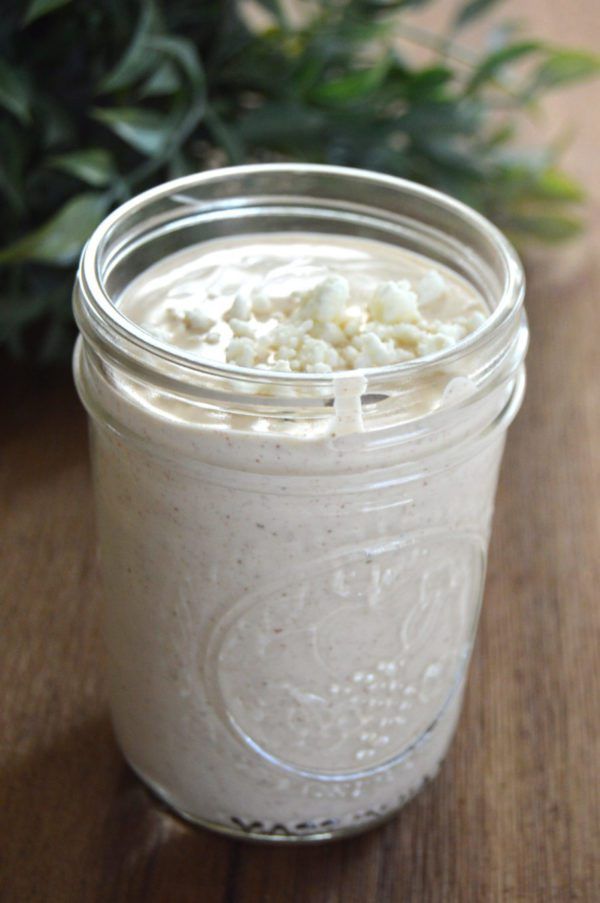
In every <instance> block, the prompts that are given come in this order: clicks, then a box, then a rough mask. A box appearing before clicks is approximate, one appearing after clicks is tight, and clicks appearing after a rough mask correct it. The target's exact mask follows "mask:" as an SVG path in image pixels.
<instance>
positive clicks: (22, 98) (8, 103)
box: [0, 58, 31, 124]
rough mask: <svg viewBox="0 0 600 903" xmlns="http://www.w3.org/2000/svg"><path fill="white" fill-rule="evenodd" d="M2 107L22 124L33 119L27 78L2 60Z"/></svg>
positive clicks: (0, 77)
mask: <svg viewBox="0 0 600 903" xmlns="http://www.w3.org/2000/svg"><path fill="white" fill-rule="evenodd" d="M0 106H3V107H4V109H5V110H8V111H9V112H10V113H13V115H14V116H16V117H17V119H19V120H20V121H21V122H22V123H24V124H26V123H28V122H29V121H30V119H31V112H30V109H29V89H28V86H27V81H26V78H25V77H24V76H23V75H21V74H20V73H19V72H17V71H16V69H13V68H12V67H11V66H9V65H8V63H7V62H6V60H3V59H1V58H0Z"/></svg>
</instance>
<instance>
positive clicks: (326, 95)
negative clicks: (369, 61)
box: [311, 57, 390, 104]
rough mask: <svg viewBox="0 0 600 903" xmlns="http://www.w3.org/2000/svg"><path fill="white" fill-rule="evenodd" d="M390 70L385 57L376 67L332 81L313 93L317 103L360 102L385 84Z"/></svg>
mask: <svg viewBox="0 0 600 903" xmlns="http://www.w3.org/2000/svg"><path fill="white" fill-rule="evenodd" d="M389 68H390V60H389V58H387V57H384V58H383V59H382V60H380V61H379V62H378V63H377V64H376V65H375V66H371V67H369V68H368V69H359V70H358V71H355V72H349V73H348V74H347V75H343V76H341V77H340V78H336V79H332V80H331V81H329V82H326V83H325V84H324V85H320V86H319V87H318V88H316V89H314V90H313V91H312V92H311V97H312V99H313V100H316V101H317V103H334V104H338V103H345V102H347V101H352V100H360V99H361V98H363V97H365V96H366V95H369V94H371V93H372V92H373V91H376V90H377V88H378V87H379V85H381V83H382V82H383V80H384V78H385V76H386V74H387V72H388V70H389Z"/></svg>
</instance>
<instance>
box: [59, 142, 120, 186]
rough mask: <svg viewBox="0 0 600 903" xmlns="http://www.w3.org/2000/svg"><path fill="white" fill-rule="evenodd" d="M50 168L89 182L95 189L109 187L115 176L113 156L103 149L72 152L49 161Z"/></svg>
mask: <svg viewBox="0 0 600 903" xmlns="http://www.w3.org/2000/svg"><path fill="white" fill-rule="evenodd" d="M48 166H50V167H52V168H53V169H60V170H61V171H62V172H66V173H67V174H68V175H70V176H75V177H76V178H77V179H81V181H82V182H87V184H88V185H92V186H93V187H94V188H102V186H104V185H107V184H108V183H109V182H110V181H111V179H113V178H114V175H115V167H114V163H113V159H112V156H111V155H110V153H109V152H108V151H107V150H104V149H103V148H92V149H90V150H82V151H72V152H70V153H68V154H60V155H59V156H57V157H51V158H50V159H49V160H48Z"/></svg>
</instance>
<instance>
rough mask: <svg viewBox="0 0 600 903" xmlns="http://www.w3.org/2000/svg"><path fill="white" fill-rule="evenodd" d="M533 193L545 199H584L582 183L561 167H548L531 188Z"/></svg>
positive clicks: (534, 195) (568, 200)
mask: <svg viewBox="0 0 600 903" xmlns="http://www.w3.org/2000/svg"><path fill="white" fill-rule="evenodd" d="M530 193H531V195H532V196H533V197H536V198H539V199H540V200H544V201H559V202H561V201H563V202H573V203H576V202H578V201H582V200H583V197H584V194H583V189H582V187H581V185H580V184H579V183H578V182H576V181H575V180H574V179H572V178H571V177H570V176H568V175H567V174H566V173H564V172H562V171H561V170H560V169H546V170H545V171H544V172H542V173H541V174H540V176H539V177H538V178H537V180H536V182H535V184H534V185H533V186H532V188H531V192H530Z"/></svg>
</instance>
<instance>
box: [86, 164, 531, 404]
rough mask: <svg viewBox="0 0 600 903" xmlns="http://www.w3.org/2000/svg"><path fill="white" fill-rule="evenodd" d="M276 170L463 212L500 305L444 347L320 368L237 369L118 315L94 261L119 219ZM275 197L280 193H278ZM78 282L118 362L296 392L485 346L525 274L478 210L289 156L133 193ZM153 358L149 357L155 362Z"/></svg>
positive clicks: (385, 376)
mask: <svg viewBox="0 0 600 903" xmlns="http://www.w3.org/2000/svg"><path fill="white" fill-rule="evenodd" d="M282 174H284V175H288V176H289V177H290V180H292V179H294V178H297V177H300V176H303V175H311V174H312V175H315V176H322V177H329V178H331V179H337V180H338V181H339V180H342V181H343V180H348V183H349V187H350V183H352V182H353V183H354V184H356V183H357V182H360V183H362V185H363V186H372V187H373V188H375V187H377V188H385V189H389V190H390V191H393V192H396V193H398V192H402V193H403V194H404V195H405V196H406V195H407V194H408V195H410V196H411V197H412V198H416V199H421V200H423V201H425V202H427V203H429V204H430V205H433V206H437V207H439V208H441V209H443V210H444V211H446V212H449V213H451V214H453V215H454V216H456V217H457V218H462V220H463V221H464V222H466V223H467V224H468V225H470V226H471V227H472V228H473V229H474V230H475V231H477V232H478V233H479V234H480V235H481V236H484V237H485V239H486V241H487V243H488V245H489V247H490V248H492V249H493V250H494V251H495V253H496V255H497V256H498V258H499V261H500V263H501V266H502V271H503V277H504V278H503V284H502V290H501V295H500V298H499V301H498V303H497V304H496V306H495V307H494V309H493V310H492V311H491V312H490V314H489V316H488V317H487V318H486V320H485V321H484V323H483V324H482V325H481V326H480V327H479V328H478V329H476V330H475V331H474V332H472V333H470V334H469V335H468V336H466V337H465V338H463V339H461V340H460V341H459V342H457V343H456V344H455V345H453V346H451V347H449V348H446V349H443V350H441V351H436V352H434V353H433V354H429V355H426V356H423V357H420V358H415V359H414V360H409V361H401V362H398V363H394V364H387V365H384V366H378V367H369V368H364V369H360V368H357V369H354V370H341V371H335V372H331V373H325V374H323V373H306V372H287V371H278V370H265V369H258V368H254V367H241V366H238V365H237V364H233V363H229V362H222V361H214V360H210V359H208V358H201V357H199V356H198V355H197V354H193V353H190V352H186V351H185V350H184V349H180V348H177V347H175V346H173V345H169V344H168V343H166V342H163V341H161V340H160V338H158V337H157V336H155V335H153V334H152V333H150V332H149V331H146V330H145V329H143V328H142V327H141V326H139V325H138V324H136V323H134V322H133V321H132V320H130V319H129V318H128V317H126V316H125V314H123V313H122V311H121V310H120V309H119V307H118V305H117V304H115V303H114V301H113V300H112V299H111V296H110V294H109V292H108V290H107V288H106V285H105V280H104V276H103V274H102V272H101V266H100V263H101V259H102V256H103V253H104V252H105V251H106V248H107V245H108V243H109V241H110V238H111V234H112V233H113V231H114V230H115V228H116V227H117V226H118V225H119V224H120V223H122V222H123V221H124V220H126V219H127V218H129V217H133V216H135V215H136V214H139V213H141V212H143V210H144V208H147V207H149V206H150V205H151V204H153V203H155V202H156V201H159V200H161V199H166V198H168V197H169V196H172V197H176V196H177V197H179V198H183V199H184V200H186V201H191V200H192V199H191V198H187V199H186V198H185V193H186V192H187V191H189V190H190V189H196V188H198V187H202V186H207V187H208V186H210V185H211V183H212V184H215V183H219V182H223V183H225V182H226V181H227V180H228V179H232V178H234V177H242V178H246V177H247V178H251V177H253V176H257V177H258V176H269V175H273V176H277V175H282ZM281 200H282V201H284V200H285V199H284V198H281ZM193 202H194V204H195V205H197V208H198V210H200V209H201V206H202V205H201V202H199V201H198V200H196V199H193ZM223 206H224V207H233V206H234V205H233V204H232V203H230V202H228V201H227V200H224V204H223ZM188 209H189V207H188ZM79 288H80V292H79V295H80V297H79V298H78V297H77V293H76V297H75V313H76V319H77V322H78V325H79V328H80V330H81V332H82V333H83V334H84V336H85V337H86V338H88V339H91V340H92V342H93V341H94V338H96V339H97V338H98V337H99V333H100V332H102V333H103V338H104V341H102V342H100V344H101V345H103V346H104V348H105V350H109V351H112V352H113V356H114V357H116V358H117V359H119V360H120V362H121V363H123V364H127V362H129V363H134V364H135V368H136V369H137V370H138V371H139V370H140V354H142V355H143V358H144V364H143V366H142V367H141V369H143V370H144V371H145V372H146V373H148V375H150V373H151V372H152V371H154V372H156V374H157V376H158V375H160V369H161V366H163V365H164V362H165V361H167V362H169V363H170V364H172V365H175V366H176V367H177V368H178V373H179V374H181V378H182V382H185V374H186V373H187V374H189V376H190V377H192V376H195V377H197V376H198V375H199V374H200V375H205V376H207V377H209V378H210V377H213V378H219V379H227V380H232V381H235V383H238V384H239V383H244V382H245V383H249V384H261V383H262V384H267V385H270V386H272V387H274V386H281V387H283V386H292V387H294V388H296V389H297V390H300V389H301V388H302V387H318V388H319V389H330V390H333V387H334V383H335V381H336V380H337V379H339V378H340V377H344V376H345V377H348V376H349V375H353V376H354V375H362V376H364V377H365V378H366V379H367V380H368V381H369V383H370V384H371V383H372V382H373V381H378V382H379V381H380V380H382V381H387V380H389V379H393V378H395V377H398V378H400V377H402V378H403V377H408V378H410V377H411V376H416V375H419V376H421V375H424V374H426V373H428V372H431V371H434V370H435V369H436V368H439V367H440V366H446V365H451V364H452V363H454V362H455V361H457V360H459V359H460V358H461V357H463V355H466V354H469V353H473V352H479V351H481V350H483V349H485V347H486V346H487V345H488V344H489V343H491V342H492V341H493V340H494V339H495V337H496V335H497V333H498V331H499V330H500V329H501V328H502V326H505V325H506V324H507V322H509V321H518V319H519V318H520V316H521V309H522V305H523V298H524V292H525V278H524V272H523V267H522V264H521V262H520V260H519V257H518V255H517V253H516V251H515V249H514V248H513V246H512V244H511V243H510V241H509V240H508V239H507V238H506V237H505V236H504V235H503V233H502V232H501V231H500V230H499V229H498V228H497V227H496V226H495V225H493V224H492V223H491V222H490V221H489V220H488V219H487V218H486V217H484V216H483V215H482V214H480V213H478V212H477V211H475V210H473V209H472V208H471V207H469V206H468V205H466V204H464V203H462V202H461V201H458V200H456V199H455V198H452V197H451V196H449V195H447V194H445V193H443V192H440V191H437V190H436V189H433V188H429V187H427V186H424V185H421V184H419V183H417V182H413V181H410V180H408V179H402V178H399V177H396V176H391V175H387V174H382V173H376V172H371V171H368V170H363V169H358V168H352V167H345V166H329V165H322V164H315V163H294V162H290V163H258V164H248V165H244V166H231V167H224V168H219V169H212V170H207V171H205V172H201V173H194V174H192V175H188V176H183V177H180V178H177V179H172V180H170V181H167V182H164V183H162V184H160V185H158V186H156V187H154V188H150V189H148V190H146V191H144V192H142V193H140V194H138V195H136V196H135V197H133V198H131V199H130V200H128V201H126V202H125V203H124V204H122V205H120V206H119V207H117V208H116V209H115V210H114V211H113V212H112V213H110V214H109V215H108V216H107V217H106V218H105V219H104V220H103V221H102V223H100V225H99V226H98V227H97V228H96V229H95V231H94V232H93V234H92V235H91V237H90V238H89V240H88V242H87V244H86V245H85V247H84V249H83V252H82V255H81V260H80V267H79ZM78 305H79V309H78ZM107 334H108V335H110V334H113V335H114V337H115V339H116V340H117V341H116V342H111V341H110V339H107ZM117 345H118V348H117V347H116V346H117ZM111 346H112V347H111ZM152 362H154V366H153V364H152Z"/></svg>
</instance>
